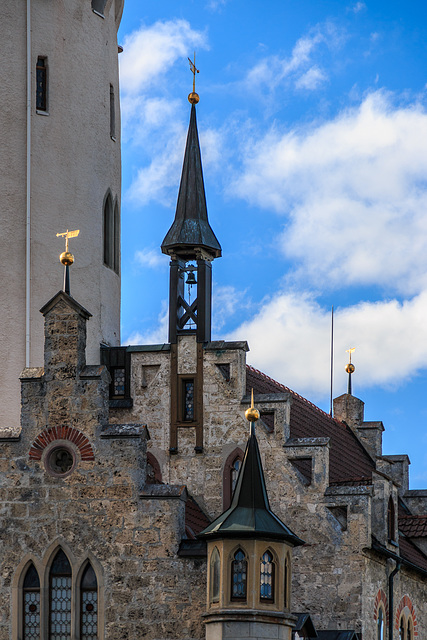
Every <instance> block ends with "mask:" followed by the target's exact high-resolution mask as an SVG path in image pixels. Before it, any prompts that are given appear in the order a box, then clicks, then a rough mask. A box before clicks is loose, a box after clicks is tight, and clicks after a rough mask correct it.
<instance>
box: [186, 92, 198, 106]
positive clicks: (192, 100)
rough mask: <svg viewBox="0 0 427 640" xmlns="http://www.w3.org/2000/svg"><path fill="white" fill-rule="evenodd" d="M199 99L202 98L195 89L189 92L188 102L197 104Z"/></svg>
mask: <svg viewBox="0 0 427 640" xmlns="http://www.w3.org/2000/svg"><path fill="white" fill-rule="evenodd" d="M199 100H200V98H199V94H198V93H196V92H195V91H192V92H191V93H189V94H188V102H189V103H190V104H197V103H198V102H199Z"/></svg>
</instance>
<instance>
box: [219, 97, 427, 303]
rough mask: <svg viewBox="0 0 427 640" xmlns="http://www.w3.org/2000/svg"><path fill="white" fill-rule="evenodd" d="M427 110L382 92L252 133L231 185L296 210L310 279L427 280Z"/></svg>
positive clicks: (286, 239) (293, 246)
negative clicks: (329, 114) (299, 122)
mask: <svg viewBox="0 0 427 640" xmlns="http://www.w3.org/2000/svg"><path fill="white" fill-rule="evenodd" d="M426 140H427V112H426V110H425V109H424V108H423V107H422V106H421V105H419V104H413V105H410V106H406V107H394V106H393V104H392V101H391V98H390V96H386V95H385V94H383V93H381V92H375V93H373V94H371V95H369V96H367V97H366V98H365V100H364V101H363V102H362V103H361V104H360V105H359V106H358V107H355V108H353V109H349V110H347V111H344V112H343V113H341V114H339V115H338V116H337V117H336V118H335V119H334V120H332V121H330V122H326V123H324V124H321V125H317V126H312V127H311V128H307V129H305V130H300V131H285V132H280V131H278V130H277V128H272V129H271V130H270V131H269V132H268V133H267V134H266V135H265V136H264V137H263V138H261V139H260V140H259V141H258V142H256V141H254V140H253V139H252V140H249V142H248V143H247V146H246V148H245V150H244V153H245V161H244V169H243V172H242V174H241V175H237V176H236V179H235V180H233V184H232V185H231V186H230V193H233V194H237V195H239V196H240V197H242V198H244V199H246V200H248V201H249V202H250V203H251V204H252V205H254V204H256V205H258V206H260V207H262V208H264V209H265V208H266V209H270V210H271V209H273V210H275V211H276V212H278V213H281V214H286V215H287V216H288V219H287V225H286V230H285V231H284V233H283V234H282V236H281V239H280V242H279V248H280V250H281V251H283V253H284V254H285V255H286V256H287V257H289V258H292V259H293V260H295V261H296V262H297V264H298V265H299V269H298V270H297V272H296V277H300V278H301V279H303V280H304V283H305V284H304V286H307V284H308V285H311V286H317V285H320V284H321V285H322V287H325V286H328V285H329V286H330V287H340V286H347V285H360V284H362V285H380V286H383V287H386V288H388V290H389V291H397V292H399V293H401V294H404V295H406V296H407V295H414V294H416V293H418V292H420V291H422V290H424V288H427V275H426V274H427V251H426V243H425V238H426V237H427V218H426V215H425V211H426V210H427V188H426V187H427V181H426V176H427V153H426V151H427V148H426V147H427V143H426Z"/></svg>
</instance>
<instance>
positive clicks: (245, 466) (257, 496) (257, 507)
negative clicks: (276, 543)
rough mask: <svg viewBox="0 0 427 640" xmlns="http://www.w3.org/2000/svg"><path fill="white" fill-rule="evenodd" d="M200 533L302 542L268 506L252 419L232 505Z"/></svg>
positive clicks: (294, 543) (211, 536) (209, 535)
mask: <svg viewBox="0 0 427 640" xmlns="http://www.w3.org/2000/svg"><path fill="white" fill-rule="evenodd" d="M200 537H206V538H260V537H261V538H272V539H275V540H286V541H287V542H289V543H290V544H291V545H292V546H297V545H301V544H304V543H303V541H302V540H301V539H300V538H298V536H296V535H295V534H294V533H292V531H291V530H290V529H288V527H287V526H286V525H285V524H284V523H283V522H282V521H281V520H280V519H279V518H278V517H277V516H276V515H275V514H274V513H273V512H272V511H271V509H270V504H269V501H268V495H267V489H266V486H265V478H264V471H263V468H262V462H261V456H260V453H259V448H258V442H257V439H256V436H255V428H254V425H253V423H252V424H251V434H250V436H249V439H248V443H247V445H246V451H245V455H244V458H243V462H242V466H241V468H240V471H239V476H238V478H237V484H236V488H235V490H234V493H233V498H232V500H231V505H230V507H229V508H228V509H227V510H226V511H224V512H223V513H222V514H221V515H220V516H219V517H218V518H216V519H215V520H214V521H213V522H212V523H211V524H210V525H209V526H208V527H206V529H205V530H204V531H202V532H201V534H200Z"/></svg>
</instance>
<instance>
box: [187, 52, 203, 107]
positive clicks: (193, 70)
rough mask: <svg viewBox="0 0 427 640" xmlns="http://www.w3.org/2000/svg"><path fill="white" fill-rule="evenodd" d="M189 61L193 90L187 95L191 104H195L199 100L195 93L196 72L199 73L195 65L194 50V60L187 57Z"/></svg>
mask: <svg viewBox="0 0 427 640" xmlns="http://www.w3.org/2000/svg"><path fill="white" fill-rule="evenodd" d="M187 60H188V62H189V63H190V69H191V73H192V74H193V92H192V93H190V94H189V96H188V102H190V103H191V104H197V103H198V102H199V96H198V95H197V93H196V73H200V71H199V69H197V67H196V52H194V61H193V60H191V59H190V58H187Z"/></svg>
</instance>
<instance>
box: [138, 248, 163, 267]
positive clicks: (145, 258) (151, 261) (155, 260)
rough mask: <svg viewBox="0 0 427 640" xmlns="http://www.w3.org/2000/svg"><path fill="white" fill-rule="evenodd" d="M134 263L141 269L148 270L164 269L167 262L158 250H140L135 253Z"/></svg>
mask: <svg viewBox="0 0 427 640" xmlns="http://www.w3.org/2000/svg"><path fill="white" fill-rule="evenodd" d="M135 261H136V262H137V263H138V264H140V265H141V266H142V267H148V268H149V269H165V268H166V267H167V265H168V261H167V259H166V258H165V256H164V255H163V254H162V253H161V252H160V249H148V248H145V249H142V250H141V251H136V252H135Z"/></svg>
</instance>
